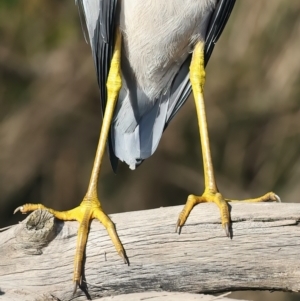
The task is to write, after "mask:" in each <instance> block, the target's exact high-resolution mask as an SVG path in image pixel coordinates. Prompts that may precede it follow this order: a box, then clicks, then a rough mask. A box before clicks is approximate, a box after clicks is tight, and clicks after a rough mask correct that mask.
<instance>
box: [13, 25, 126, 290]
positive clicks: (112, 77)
mask: <svg viewBox="0 0 300 301" xmlns="http://www.w3.org/2000/svg"><path fill="white" fill-rule="evenodd" d="M106 86H107V102H106V107H105V112H104V117H103V123H102V127H101V131H100V137H99V143H98V147H97V152H96V156H95V161H94V165H93V170H92V174H91V179H90V182H89V186H88V189H87V193H86V195H85V197H84V198H83V201H82V202H81V203H80V205H79V206H78V207H76V208H74V209H72V210H68V211H63V212H59V211H55V210H53V209H51V208H47V207H45V206H44V205H42V204H25V205H23V206H20V207H18V208H17V209H16V210H15V212H17V211H21V212H22V213H27V212H29V211H33V210H36V209H45V210H48V211H49V212H50V213H52V214H53V215H54V216H55V217H56V218H58V219H60V220H65V221H66V220H77V221H78V222H79V229H78V235H77V246H76V253H75V260H74V276H73V281H74V282H75V288H74V293H75V291H76V288H77V286H78V285H79V284H80V281H81V275H82V273H81V271H82V261H83V254H84V250H85V247H86V243H87V238H88V231H89V226H90V221H91V220H92V219H94V218H96V219H98V220H99V221H100V222H101V223H102V224H103V225H104V227H105V228H106V230H107V232H108V234H109V236H110V238H111V240H112V242H113V244H114V246H115V248H116V250H117V252H118V254H119V255H120V256H121V257H122V258H123V259H124V262H125V263H128V260H127V257H126V253H125V250H124V248H123V246H122V243H121V241H120V239H119V237H118V235H117V232H116V229H115V226H114V223H113V222H112V221H111V219H110V218H109V217H108V216H107V215H106V214H105V213H104V212H103V210H102V208H101V204H100V201H99V199H98V194H97V184H98V178H99V173H100V167H101V163H102V160H103V156H104V153H105V149H106V142H107V137H108V134H109V129H110V126H111V121H112V118H113V113H114V109H115V106H116V103H117V100H118V95H119V91H120V89H121V87H122V78H121V33H120V30H119V28H118V29H117V31H116V39H115V45H114V52H113V56H112V60H111V65H110V70H109V74H108V78H107V84H106Z"/></svg>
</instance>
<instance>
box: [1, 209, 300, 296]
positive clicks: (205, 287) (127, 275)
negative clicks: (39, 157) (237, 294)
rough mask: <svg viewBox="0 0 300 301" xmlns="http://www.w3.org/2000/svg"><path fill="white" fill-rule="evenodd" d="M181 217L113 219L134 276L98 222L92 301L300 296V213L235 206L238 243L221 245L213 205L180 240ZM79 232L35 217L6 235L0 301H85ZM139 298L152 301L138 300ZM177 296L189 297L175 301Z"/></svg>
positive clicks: (196, 214)
mask: <svg viewBox="0 0 300 301" xmlns="http://www.w3.org/2000/svg"><path fill="white" fill-rule="evenodd" d="M181 209H182V206H178V207H167V208H159V209H154V210H146V211H138V212H127V213H121V214H113V215H111V217H112V220H113V221H114V222H115V224H116V227H117V231H118V234H119V236H120V238H121V240H122V242H123V245H124V247H125V249H126V253H127V255H128V257H129V260H130V266H127V265H125V264H124V263H123V261H122V259H121V258H119V256H118V255H117V253H116V251H115V249H114V247H113V245H112V243H111V241H110V239H109V237H108V235H107V233H106V230H105V229H104V228H103V226H102V225H101V224H100V223H98V222H97V221H93V222H92V224H91V230H90V233H89V239H88V244H87V249H86V256H87V258H86V261H85V267H84V271H85V279H86V286H87V290H88V294H89V295H90V297H91V298H92V299H96V298H101V297H107V296H114V295H121V294H130V293H135V298H136V299H134V297H130V298H129V299H128V298H126V297H122V298H121V299H120V300H143V298H148V297H149V296H150V294H152V293H149V292H153V291H155V292H158V293H157V295H155V296H153V298H154V299H153V300H155V301H156V300H157V301H158V300H174V301H175V300H182V298H183V299H184V300H186V301H188V300H198V298H199V300H203V301H204V300H214V298H215V297H214V296H209V298H210V299H200V297H201V298H206V297H207V296H206V297H204V296H203V295H197V296H196V297H195V298H196V299H195V298H194V299H189V297H188V296H193V295H192V294H194V293H220V292H224V291H231V290H244V289H248V290H249V289H261V290H263V289H268V290H284V291H294V292H296V291H300V256H299V254H300V227H299V221H300V204H283V203H281V204H278V203H261V204H249V203H248V204H245V203H244V204H237V203H235V204H232V210H231V217H232V222H233V225H232V232H233V237H232V239H228V238H227V237H226V236H225V234H224V230H223V229H222V227H221V225H220V221H219V212H218V209H217V207H216V206H215V205H214V204H201V205H199V206H197V207H196V208H195V209H194V210H193V211H192V213H191V215H190V217H189V218H188V220H187V223H186V225H185V226H184V227H183V229H182V232H181V234H180V235H178V234H176V233H174V230H175V223H176V219H177V217H178V213H179V212H180V210H181ZM77 229H78V224H77V222H64V223H63V222H60V221H58V220H56V219H54V218H53V216H52V215H51V214H49V213H48V212H45V211H39V210H38V211H35V212H33V213H32V214H31V215H29V216H28V217H27V218H26V219H25V220H24V221H23V222H22V223H20V224H18V225H15V226H12V227H10V228H9V229H5V230H3V231H2V232H0V258H1V262H0V297H1V300H28V301H30V300H44V301H46V300H71V299H72V300H86V298H87V296H86V294H84V293H83V292H82V291H81V290H78V291H77V293H76V295H75V296H74V297H72V290H73V283H72V275H73V260H74V254H75V245H76V235H77ZM143 292H148V293H147V294H148V295H147V296H148V297H145V295H138V294H137V293H143ZM165 292H172V294H173V295H172V296H171V297H170V296H168V294H167V293H165ZM174 292H182V293H189V294H185V295H180V294H179V295H178V298H177V297H176V296H175V294H174ZM153 294H156V293H153ZM140 296H144V297H143V298H142V297H140ZM183 296H184V297H183ZM167 297H170V298H171V299H167ZM138 298H140V299H138ZM151 298H152V297H151ZM163 298H165V299H163ZM191 298H192V297H191ZM101 300H103V299H101ZM104 300H119V299H109V298H108V299H104ZM151 300H152V299H151ZM218 300H228V298H227V299H226V298H225V299H224V298H223V299H218Z"/></svg>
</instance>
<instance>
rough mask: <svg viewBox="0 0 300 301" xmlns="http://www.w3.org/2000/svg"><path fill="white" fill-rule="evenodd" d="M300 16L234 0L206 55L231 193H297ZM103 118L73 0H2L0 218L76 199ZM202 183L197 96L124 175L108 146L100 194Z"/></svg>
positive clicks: (110, 196)
mask: <svg viewBox="0 0 300 301" xmlns="http://www.w3.org/2000/svg"><path fill="white" fill-rule="evenodd" d="M299 16H300V1H299V0H290V1H285V0H272V1H269V0H260V1H252V0H243V1H237V3H236V6H235V8H234V11H233V14H232V16H231V18H230V20H229V22H228V25H227V27H226V29H225V31H224V33H223V35H222V37H221V38H220V40H219V42H218V44H217V47H216V48H215V50H214V52H213V55H212V57H211V60H210V62H209V64H208V66H207V81H206V88H205V96H206V106H207V115H208V124H209V132H210V138H211V147H212V156H213V162H214V165H215V171H216V178H217V182H218V186H219V189H220V191H221V192H223V194H224V195H225V196H226V197H227V198H235V199H242V198H248V197H256V196H259V195H262V194H264V193H266V192H268V191H271V190H272V191H275V192H276V193H277V194H278V195H279V196H280V197H281V199H282V201H283V202H298V201H299V193H300V187H299V184H298V183H299V179H300V156H299V150H300V17H299ZM100 126H101V111H100V102H99V92H98V87H97V83H96V76H95V71H94V66H93V62H92V57H91V53H90V48H89V45H87V44H86V43H85V40H84V37H83V34H82V30H81V26H80V21H79V17H78V12H77V8H76V6H75V5H74V1H69V0H68V1H67V0H51V1H41V0H30V1H21V0H1V1H0V196H1V197H0V206H1V210H0V227H4V226H7V225H10V224H14V223H16V222H17V221H19V220H21V219H22V218H23V217H21V216H20V215H17V216H13V215H12V212H13V210H14V209H15V208H16V207H17V206H20V205H22V204H24V203H30V202H32V203H37V202H41V203H43V204H45V205H46V206H49V207H53V208H55V209H58V210H65V209H70V208H72V207H75V206H77V205H78V203H79V202H80V201H81V199H82V198H83V196H84V194H85V192H86V188H87V185H88V181H89V177H90V172H91V169H92V164H93V160H94V155H95V151H96V146H97V142H98V136H99V130H100ZM203 188H204V187H203V171H202V159H201V153H200V144H199V134H198V130H197V119H196V113H195V108H194V103H193V100H192V99H190V100H189V101H188V102H187V103H186V104H185V106H184V107H183V108H182V109H181V111H180V112H179V113H178V114H177V116H176V118H175V119H173V121H172V122H171V124H170V126H169V127H168V129H167V130H166V132H165V133H164V136H163V138H162V140H161V143H160V145H159V147H158V149H157V151H156V153H155V154H154V155H153V156H152V157H151V158H149V159H147V160H146V161H145V162H144V163H143V164H142V165H141V166H140V167H139V168H138V169H137V170H136V171H134V172H132V171H130V170H129V168H128V167H127V165H125V164H122V163H121V164H119V168H118V173H117V174H116V175H115V174H114V173H113V172H112V170H111V168H110V163H109V160H108V157H107V156H106V158H105V162H104V166H103V169H102V173H101V180H100V184H99V195H100V198H101V201H102V205H103V207H104V209H105V211H106V212H107V213H115V212H123V211H132V210H141V209H148V208H156V207H160V206H171V205H178V204H182V205H183V204H184V203H185V201H186V198H187V196H188V194H190V193H195V194H201V193H202V191H203ZM174 224H175V220H174ZM236 294H237V295H236V296H237V297H239V298H248V297H249V298H252V300H266V298H267V297H268V296H269V295H270V294H269V293H251V294H252V295H251V294H250V293H247V294H246V295H245V293H243V295H238V294H239V293H236ZM275 296H276V300H300V296H299V295H297V294H283V293H282V294H280V293H274V294H271V295H270V296H269V297H270V298H271V299H270V300H275V299H274V298H275Z"/></svg>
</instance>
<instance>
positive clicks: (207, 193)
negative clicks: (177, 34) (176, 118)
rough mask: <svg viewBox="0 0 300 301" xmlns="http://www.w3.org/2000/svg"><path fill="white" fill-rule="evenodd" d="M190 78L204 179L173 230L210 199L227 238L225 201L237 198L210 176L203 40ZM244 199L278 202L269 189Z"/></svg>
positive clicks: (211, 167) (211, 173)
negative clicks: (230, 196)
mask: <svg viewBox="0 0 300 301" xmlns="http://www.w3.org/2000/svg"><path fill="white" fill-rule="evenodd" d="M190 81H191V85H192V90H193V94H194V99H195V104H196V111H197V117H198V126H199V132H200V141H201V148H202V157H203V169H204V180H205V189H204V193H203V194H202V196H195V195H190V196H189V197H188V200H187V203H186V205H185V206H184V208H183V210H182V212H181V213H180V215H179V218H178V221H177V225H176V230H175V231H176V232H177V229H178V228H181V227H182V226H183V225H184V223H185V222H186V219H187V218H188V216H189V214H190V212H191V210H192V209H193V207H194V206H195V205H196V204H198V203H204V202H213V203H215V204H216V205H217V206H218V207H219V209H220V214H221V222H222V226H223V228H224V229H225V232H226V235H227V236H228V237H229V226H230V214H229V208H228V205H227V202H232V201H237V200H229V199H225V198H224V197H223V196H222V194H221V193H220V192H219V191H218V188H217V184H216V181H215V176H214V169H213V164H212V159H211V154H210V146H209V138H208V130H207V121H206V113H205V104H204V96H203V88H204V83H205V69H204V43H203V42H198V43H197V44H196V46H195V49H194V52H193V57H192V61H191V65H190ZM243 201H244V202H265V201H280V199H279V197H278V196H277V195H276V194H275V193H273V192H269V193H266V194H265V195H263V196H261V197H258V198H255V199H248V200H243Z"/></svg>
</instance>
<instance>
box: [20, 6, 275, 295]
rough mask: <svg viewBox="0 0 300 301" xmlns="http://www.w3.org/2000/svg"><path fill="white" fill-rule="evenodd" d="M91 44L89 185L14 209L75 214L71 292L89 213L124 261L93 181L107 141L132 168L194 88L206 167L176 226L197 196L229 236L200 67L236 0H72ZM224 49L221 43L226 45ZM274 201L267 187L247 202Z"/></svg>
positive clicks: (114, 161) (114, 155)
mask: <svg viewBox="0 0 300 301" xmlns="http://www.w3.org/2000/svg"><path fill="white" fill-rule="evenodd" d="M75 3H76V5H77V6H78V9H79V15H80V20H81V24H82V27H83V31H84V35H85V37H86V40H87V41H88V42H89V44H90V46H91V52H92V57H93V60H94V64H95V69H96V75H97V81H98V86H99V90H100V102H101V108H102V114H103V121H102V127H101V131H100V137H99V143H98V147H97V151H96V156H95V160H94V165H93V168H92V173H91V178H90V182H89V185H88V188H87V192H86V194H85V196H84V198H83V200H82V202H81V203H80V205H79V206H78V207H76V208H74V209H71V210H69V211H63V212H59V211H55V210H53V209H51V208H47V207H45V206H44V205H42V204H25V205H23V206H20V207H18V208H17V209H16V210H15V212H17V211H21V212H22V213H27V212H30V211H33V210H36V209H45V210H48V211H49V212H50V213H52V214H53V215H54V216H55V217H56V218H58V219H61V220H77V221H78V222H79V228H78V235H77V247H76V251H75V259H74V275H73V282H74V284H75V286H74V292H75V291H76V288H77V287H78V286H80V285H81V276H82V264H83V253H84V250H85V247H86V242H87V239H88V230H89V225H90V221H91V220H92V219H98V220H99V221H100V222H101V223H102V224H103V225H104V227H105V228H106V230H107V232H108V235H109V236H110V238H111V240H112V243H113V244H114V246H115V248H116V251H117V252H118V254H119V255H120V256H121V257H122V258H123V260H124V262H125V263H127V264H128V263H129V261H128V257H127V255H126V252H125V249H124V247H123V245H122V243H121V240H120V238H119V236H118V234H117V232H116V228H115V225H114V223H113V222H112V220H111V219H110V218H109V217H108V215H107V214H106V213H105V212H104V210H103V209H102V205H101V203H100V200H99V198H98V193H97V185H98V177H99V173H100V170H101V164H102V162H103V158H104V154H105V152H106V149H108V154H109V158H110V162H111V165H112V168H113V170H114V171H116V170H117V165H118V162H119V161H123V162H125V163H126V164H127V165H128V166H129V168H131V169H135V168H137V167H138V166H139V165H140V164H141V163H142V162H143V161H144V160H145V159H147V158H149V157H150V156H151V155H152V154H153V153H154V152H155V150H156V148H157V146H158V144H159V141H160V139H161V137H162V134H163V132H164V131H165V130H166V128H167V127H168V125H169V123H170V122H171V120H172V119H173V117H175V115H176V114H177V113H178V111H179V110H180V108H181V107H182V106H183V105H184V103H185V102H186V101H187V99H188V97H189V96H190V94H191V93H192V94H193V96H194V101H195V104H196V112H197V118H198V127H199V132H200V142H201V149H202V158H203V169H204V186H205V189H204V192H203V194H202V195H201V196H196V195H190V196H188V199H187V202H186V204H185V206H184V208H183V210H182V211H181V213H180V214H179V218H178V219H177V223H176V227H175V231H176V232H177V231H178V229H179V232H180V229H181V228H182V227H183V225H184V224H185V222H186V220H187V218H188V216H189V214H190V212H191V210H192V209H193V207H194V206H195V205H196V204H198V203H203V202H213V203H215V204H216V205H217V206H218V208H219V210H220V216H221V224H222V226H223V228H224V229H225V233H226V235H227V236H230V214H229V209H228V202H230V201H233V200H229V199H226V198H225V197H224V196H223V194H221V193H220V192H219V190H218V188H217V184H216V180H215V176H214V169H213V163H212V159H211V152H210V144H209V136H208V127H207V120H206V113H205V103H204V84H205V77H206V74H205V67H206V65H207V63H208V61H209V59H210V57H211V54H212V51H213V49H214V47H215V44H216V42H217V41H218V39H219V37H220V36H221V34H222V32H223V29H224V27H225V26H226V24H227V21H228V19H229V16H230V14H231V12H232V10H233V8H234V5H235V0H197V1H196V0H167V1H163V0H75ZM224 51H226V50H224ZM268 200H270V201H279V197H278V196H277V195H276V194H275V193H273V192H268V193H266V194H265V195H263V196H261V197H258V198H254V199H247V200H244V201H248V202H260V201H268Z"/></svg>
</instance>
